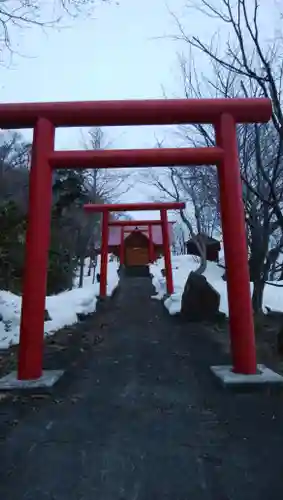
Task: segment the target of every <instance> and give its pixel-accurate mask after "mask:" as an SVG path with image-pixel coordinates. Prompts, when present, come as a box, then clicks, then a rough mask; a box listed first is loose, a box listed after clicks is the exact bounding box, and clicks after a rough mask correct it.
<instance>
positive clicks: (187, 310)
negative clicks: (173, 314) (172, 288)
mask: <svg viewBox="0 0 283 500" xmlns="http://www.w3.org/2000/svg"><path fill="white" fill-rule="evenodd" d="M219 305H220V294H219V293H218V292H217V291H216V290H215V289H214V288H213V286H212V285H211V284H210V283H208V281H207V279H206V278H205V276H202V275H200V274H197V273H195V272H191V273H190V274H189V277H188V279H187V282H186V285H185V288H184V292H183V295H182V306H181V315H182V316H183V318H185V319H186V320H188V321H207V320H209V321H211V320H215V319H216V318H217V317H219Z"/></svg>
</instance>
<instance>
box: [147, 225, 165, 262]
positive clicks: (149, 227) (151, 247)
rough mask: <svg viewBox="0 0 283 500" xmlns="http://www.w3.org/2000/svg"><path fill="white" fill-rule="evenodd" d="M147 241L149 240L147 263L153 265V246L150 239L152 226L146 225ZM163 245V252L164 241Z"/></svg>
mask: <svg viewBox="0 0 283 500" xmlns="http://www.w3.org/2000/svg"><path fill="white" fill-rule="evenodd" d="M148 239H149V262H150V263H151V264H153V262H154V258H155V255H154V245H153V239H152V224H148ZM162 243H163V251H164V241H163V239H162Z"/></svg>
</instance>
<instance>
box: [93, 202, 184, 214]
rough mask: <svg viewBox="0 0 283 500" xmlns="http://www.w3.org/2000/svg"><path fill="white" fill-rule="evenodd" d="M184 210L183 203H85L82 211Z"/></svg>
mask: <svg viewBox="0 0 283 500" xmlns="http://www.w3.org/2000/svg"><path fill="white" fill-rule="evenodd" d="M184 208H186V204H185V203H184V202H164V203H163V202H162V201H160V202H156V203H123V204H121V205H120V204H117V205H108V204H105V205H104V204H96V203H87V204H85V205H84V209H85V210H87V211H90V212H133V211H143V210H145V211H146V210H148V211H151V210H180V209H184Z"/></svg>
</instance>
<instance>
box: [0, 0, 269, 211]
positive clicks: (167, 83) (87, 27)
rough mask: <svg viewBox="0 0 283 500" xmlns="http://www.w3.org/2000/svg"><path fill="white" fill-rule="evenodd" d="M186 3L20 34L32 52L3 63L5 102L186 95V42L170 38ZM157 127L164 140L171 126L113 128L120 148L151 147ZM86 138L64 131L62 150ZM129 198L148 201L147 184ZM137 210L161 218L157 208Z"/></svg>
mask: <svg viewBox="0 0 283 500" xmlns="http://www.w3.org/2000/svg"><path fill="white" fill-rule="evenodd" d="M50 1H51V0H50ZM270 1H272V0H266V4H268V5H270ZM184 3H185V0H167V2H166V0H120V5H115V3H112V5H106V4H101V5H99V6H98V7H97V8H96V10H95V19H94V18H93V19H83V18H82V19H77V20H75V21H73V22H71V21H70V22H69V24H70V27H68V28H64V29H62V30H60V31H57V30H49V31H48V34H44V33H42V32H41V31H40V30H38V29H26V30H24V31H23V32H22V33H19V32H18V31H17V32H16V33H15V35H14V37H16V39H17V42H18V47H19V50H20V52H21V53H23V54H28V55H29V57H24V58H20V57H14V59H13V66H12V67H11V68H9V69H7V68H5V67H2V68H0V78H1V79H0V82H1V98H0V100H1V102H24V101H25V102H26V101H28V102H32V101H71V100H77V101H79V100H100V99H135V98H136V99H143V98H144V99H148V98H162V86H163V87H164V88H165V90H166V94H167V95H168V96H175V97H177V96H178V97H180V96H182V89H181V81H180V77H179V74H178V62H177V59H176V51H177V50H178V49H180V45H179V46H177V44H176V42H174V41H172V40H170V39H168V38H167V39H164V36H165V35H169V34H172V33H173V32H174V31H175V27H174V21H173V18H172V16H171V14H170V12H169V10H168V9H169V8H170V9H171V10H174V12H175V13H176V14H177V15H178V16H179V17H181V18H182V15H183V14H184V9H183V5H184ZM185 19H186V22H185V24H186V27H187V30H188V31H189V32H190V33H191V32H196V31H197V33H198V35H199V36H200V38H206V39H207V38H210V36H211V35H212V33H213V31H215V29H214V26H215V23H213V21H212V20H211V19H204V18H203V16H201V14H197V13H196V12H194V11H189V12H186V18H185ZM158 37H160V38H158ZM200 62H201V59H199V60H198V63H200ZM166 130H168V128H167V127H166ZM154 132H155V133H157V135H158V136H159V137H163V136H164V127H163V129H160V128H154V127H132V128H130V127H125V128H123V129H122V128H112V129H111V130H109V129H107V134H109V137H110V138H111V139H113V141H114V142H113V147H115V148H135V147H138V148H142V147H152V146H154V142H155V140H154ZM28 135H29V136H30V134H28ZM80 137H81V134H80V131H79V130H78V129H67V130H62V129H61V130H58V132H57V135H56V147H57V148H58V149H62V148H63V149H76V148H78V147H80ZM125 201H127V202H131V201H133V202H137V201H148V195H147V192H146V188H145V187H144V186H140V185H138V186H137V185H136V186H135V187H134V188H133V189H132V190H131V191H130V193H128V194H127V195H125ZM133 215H134V217H135V218H156V215H157V213H156V212H155V213H154V212H153V213H143V212H142V213H141V214H140V213H138V212H135V213H134V214H133Z"/></svg>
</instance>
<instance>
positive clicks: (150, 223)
mask: <svg viewBox="0 0 283 500" xmlns="http://www.w3.org/2000/svg"><path fill="white" fill-rule="evenodd" d="M169 223H171V224H175V221H169ZM108 225H109V226H118V227H133V226H134V227H135V226H137V227H144V226H161V219H160V220H132V219H131V220H114V221H109V224H108Z"/></svg>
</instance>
